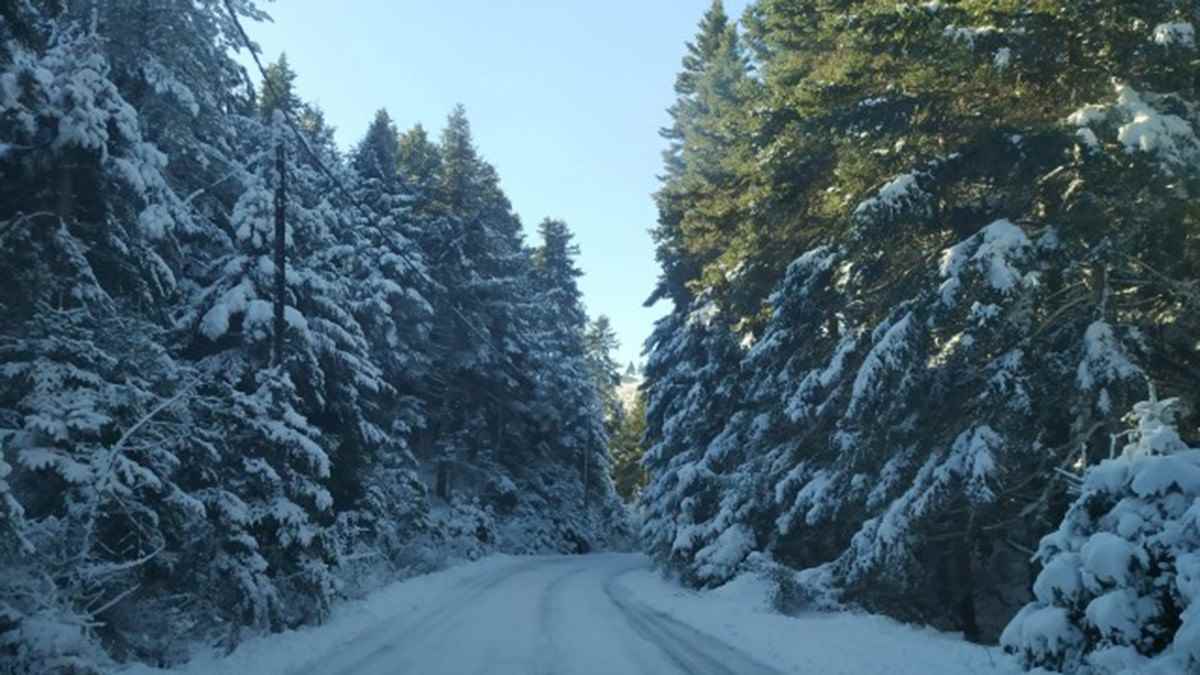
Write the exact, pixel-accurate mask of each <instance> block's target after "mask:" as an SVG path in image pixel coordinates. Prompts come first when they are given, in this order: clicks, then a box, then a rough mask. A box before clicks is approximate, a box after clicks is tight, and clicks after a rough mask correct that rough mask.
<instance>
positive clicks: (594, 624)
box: [299, 554, 778, 675]
mask: <svg viewBox="0 0 1200 675" xmlns="http://www.w3.org/2000/svg"><path fill="white" fill-rule="evenodd" d="M505 562H506V564H504V565H501V566H499V567H498V568H495V567H492V568H485V569H484V570H482V571H481V572H480V573H478V574H474V575H472V576H469V577H467V578H464V579H462V580H460V581H459V583H458V584H457V585H456V587H455V588H453V589H449V592H447V593H445V594H444V595H443V596H442V597H440V598H438V599H437V601H436V602H431V603H428V604H426V605H424V606H420V607H417V608H415V609H414V610H413V611H412V612H411V613H407V614H404V615H400V616H398V617H396V618H394V619H392V620H390V621H387V622H384V623H381V624H380V625H378V626H375V627H372V628H371V629H370V630H368V631H367V632H365V633H363V634H361V635H359V636H357V637H356V638H355V639H353V640H351V641H349V642H347V643H344V644H341V645H339V646H338V647H337V648H336V649H334V650H333V651H331V652H330V653H328V654H326V655H324V656H322V657H320V658H318V659H316V660H315V661H313V662H312V663H310V664H309V665H307V666H306V667H305V668H304V669H303V670H301V671H299V672H301V673H305V674H306V675H395V674H397V673H423V674H426V675H437V674H439V673H447V674H450V673H454V674H457V673H488V674H491V675H507V674H512V675H539V674H544V675H551V674H553V675H573V674H578V675H583V674H590V673H596V674H597V675H599V674H604V675H618V674H626V673H627V674H630V675H638V674H642V673H645V674H646V675H669V674H671V673H691V674H694V675H767V674H769V673H777V672H778V671H776V670H773V669H771V668H769V667H767V666H765V665H763V664H761V663H759V662H757V661H756V660H755V659H754V658H753V657H751V656H750V655H748V654H745V653H743V652H741V651H739V650H738V649H737V648H736V647H734V646H732V645H729V644H726V643H724V642H722V641H721V640H719V639H717V638H715V637H713V636H711V635H708V634H705V633H703V632H700V631H699V630H697V629H696V628H693V627H692V626H689V625H687V624H685V623H683V622H681V621H679V620H677V619H675V618H672V617H671V616H669V615H667V614H665V613H663V612H661V611H659V610H657V609H654V608H652V607H650V606H649V605H646V604H643V603H641V602H639V601H638V598H637V596H636V594H635V593H633V592H632V591H631V590H630V589H629V588H628V587H626V586H625V585H623V584H622V577H624V576H627V575H629V574H630V573H633V572H636V571H638V570H643V569H646V568H647V567H648V565H649V563H648V561H647V560H646V559H645V558H644V557H643V556H639V555H621V554H603V555H590V556H564V557H547V558H535V559H510V560H507V561H505Z"/></svg>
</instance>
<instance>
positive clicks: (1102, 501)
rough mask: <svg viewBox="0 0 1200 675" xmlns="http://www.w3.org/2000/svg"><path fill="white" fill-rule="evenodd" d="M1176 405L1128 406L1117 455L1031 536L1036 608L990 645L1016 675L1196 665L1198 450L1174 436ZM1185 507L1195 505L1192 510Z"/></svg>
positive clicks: (1199, 650) (1199, 656)
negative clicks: (1013, 663)
mask: <svg viewBox="0 0 1200 675" xmlns="http://www.w3.org/2000/svg"><path fill="white" fill-rule="evenodd" d="M1179 412H1180V402H1179V400H1178V399H1169V400H1166V401H1158V400H1150V401H1145V402H1142V403H1138V404H1137V405H1136V406H1134V412H1133V414H1132V415H1131V416H1130V418H1131V420H1132V421H1133V422H1134V423H1135V424H1136V427H1135V428H1134V429H1132V430H1131V431H1130V432H1129V433H1128V436H1129V443H1128V444H1127V445H1126V446H1125V448H1124V450H1123V452H1122V453H1121V455H1120V456H1119V457H1114V458H1111V459H1108V460H1105V461H1103V462H1101V463H1100V464H1099V465H1097V466H1095V467H1093V468H1091V469H1089V470H1088V471H1087V472H1086V473H1085V474H1084V475H1083V477H1082V478H1081V479H1080V481H1079V483H1078V485H1077V488H1078V492H1079V494H1078V496H1077V498H1076V499H1075V502H1074V503H1073V504H1072V505H1071V508H1070V509H1069V510H1068V511H1067V514H1066V516H1065V518H1064V519H1063V522H1062V524H1061V525H1060V526H1059V528H1058V529H1057V530H1056V531H1054V532H1052V533H1051V534H1049V535H1047V536H1046V537H1045V538H1044V539H1042V542H1041V545H1040V546H1039V547H1038V553H1037V558H1038V561H1039V562H1040V563H1041V565H1042V571H1041V573H1040V574H1039V575H1038V577H1037V581H1036V582H1034V585H1033V591H1034V596H1035V599H1034V600H1033V602H1031V603H1030V604H1028V605H1027V606H1025V607H1024V608H1023V609H1022V610H1021V611H1020V612H1019V613H1018V614H1017V616H1016V617H1015V618H1014V619H1013V620H1012V623H1010V624H1009V626H1008V628H1007V629H1006V630H1005V631H1004V635H1003V636H1002V637H1001V642H1002V643H1003V644H1004V647H1005V649H1006V650H1007V651H1009V652H1011V653H1014V654H1016V655H1017V656H1018V658H1019V659H1020V661H1021V663H1022V664H1023V665H1025V667H1027V668H1035V667H1036V668H1042V669H1046V670H1049V671H1052V672H1095V673H1116V672H1129V671H1130V670H1135V671H1144V672H1149V671H1150V670H1151V668H1152V666H1155V664H1152V661H1151V659H1155V657H1157V659H1155V660H1156V661H1157V664H1156V666H1155V667H1156V668H1157V669H1158V670H1160V671H1161V672H1169V671H1173V670H1177V672H1190V671H1192V670H1194V669H1195V668H1196V667H1197V666H1200V647H1198V646H1197V645H1198V644H1200V641H1198V640H1197V636H1198V634H1200V614H1198V613H1197V610H1196V608H1197V607H1198V606H1200V605H1197V602H1200V594H1197V592H1196V588H1195V584H1194V583H1193V582H1192V580H1193V579H1194V576H1193V575H1194V568H1195V564H1196V562H1195V561H1196V558H1197V553H1196V551H1197V550H1200V533H1197V531H1196V528H1195V527H1194V526H1191V527H1189V526H1188V525H1186V524H1185V523H1186V522H1187V520H1188V517H1189V516H1188V514H1187V509H1188V504H1189V503H1192V504H1194V503H1195V502H1196V499H1197V497H1200V451H1197V450H1194V449H1190V448H1188V447H1187V445H1186V444H1185V443H1184V442H1183V440H1182V439H1181V438H1180V437H1179V433H1178V431H1177V430H1176V428H1175V419H1176V417H1177V415H1178V413H1179ZM1193 510H1194V507H1193Z"/></svg>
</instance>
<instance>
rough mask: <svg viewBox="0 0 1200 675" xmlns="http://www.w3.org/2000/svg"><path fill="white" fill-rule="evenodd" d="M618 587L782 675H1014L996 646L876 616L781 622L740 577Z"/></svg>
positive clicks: (628, 581)
mask: <svg viewBox="0 0 1200 675" xmlns="http://www.w3.org/2000/svg"><path fill="white" fill-rule="evenodd" d="M618 583H619V584H620V585H621V586H624V587H626V588H627V589H629V590H630V591H632V593H633V596H634V597H637V598H638V599H639V600H640V601H641V602H644V603H645V604H647V605H649V606H650V607H652V608H654V609H656V610H658V611H661V612H664V613H666V614H668V615H670V616H671V617H673V618H675V619H677V620H679V621H681V622H683V623H686V624H688V625H691V626H694V627H695V628H696V629H698V630H700V631H702V632H704V633H708V634H710V635H712V636H714V637H716V638H718V639H720V640H722V641H724V642H726V643H728V644H731V645H737V647H738V648H739V649H741V650H743V651H744V652H745V653H747V654H753V655H754V657H755V658H757V659H759V660H760V661H762V662H763V663H764V664H765V665H769V666H772V667H774V668H777V669H779V670H780V671H782V672H784V673H797V674H808V673H821V674H822V675H866V674H873V673H887V674H888V675H962V674H963V673H971V674H972V675H1009V674H1015V673H1019V672H1020V671H1019V669H1017V667H1016V665H1015V664H1014V663H1013V662H1012V660H1011V659H1010V658H1009V657H1008V656H1006V655H1005V654H1004V653H1003V652H1001V651H1000V649H999V648H998V647H981V646H979V645H973V644H971V643H968V642H965V641H964V640H962V639H961V638H960V637H958V636H956V635H950V634H946V633H941V632H938V631H935V630H932V629H923V628H916V627H913V626H908V625H905V624H901V623H899V622H897V621H893V620H891V619H887V618H884V617H879V616H872V615H867V614H852V613H828V614H827V613H810V614H803V615H800V616H798V617H788V616H783V615H781V614H778V613H776V612H775V611H774V610H772V609H771V602H770V597H771V592H772V591H771V586H770V584H769V583H767V582H766V581H765V580H763V579H762V578H761V577H759V576H756V575H750V574H746V575H742V576H739V577H737V578H735V579H734V580H733V581H730V582H729V583H728V584H726V585H724V586H722V587H720V588H717V589H715V590H712V591H707V592H694V591H688V590H684V589H681V588H680V587H678V586H676V585H674V584H672V583H670V582H668V581H665V580H663V579H662V578H661V577H660V576H659V575H658V574H657V573H655V572H653V571H650V570H637V571H634V572H630V573H629V574H626V575H624V576H622V577H621V578H620V580H619V581H618Z"/></svg>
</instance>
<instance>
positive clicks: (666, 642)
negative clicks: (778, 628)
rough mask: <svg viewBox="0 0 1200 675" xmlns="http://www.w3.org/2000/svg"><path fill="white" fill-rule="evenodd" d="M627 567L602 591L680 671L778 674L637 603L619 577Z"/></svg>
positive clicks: (701, 674)
mask: <svg viewBox="0 0 1200 675" xmlns="http://www.w3.org/2000/svg"><path fill="white" fill-rule="evenodd" d="M633 571H634V570H633V569H627V570H623V571H620V572H618V573H617V574H614V575H613V576H611V577H609V579H608V580H607V581H606V582H605V583H604V593H605V595H607V596H608V598H609V600H610V601H612V603H613V605H615V606H616V607H617V609H619V610H620V611H621V613H622V615H624V617H625V619H626V620H627V621H628V622H629V624H630V625H631V626H633V627H634V629H635V631H636V632H637V633H638V634H639V635H641V636H642V637H643V638H644V639H645V640H646V641H647V642H649V643H650V644H652V645H654V646H655V647H656V648H658V649H659V650H660V651H661V652H662V653H663V654H664V655H665V656H666V657H667V658H668V659H669V660H670V661H671V662H672V663H673V664H675V665H676V666H677V667H678V668H679V670H680V672H682V673H688V674H689V675H781V673H780V672H779V671H778V670H775V669H774V668H770V667H768V666H765V665H763V664H761V663H759V662H758V661H755V660H754V659H753V658H751V657H750V656H748V655H746V654H744V653H743V652H741V651H738V650H737V649H735V648H734V647H732V646H730V645H728V644H726V643H725V642H722V641H721V640H719V639H717V638H715V637H713V636H711V635H707V634H705V633H702V632H700V631H698V630H696V629H695V628H692V627H691V626H689V625H687V624H685V623H682V622H681V621H679V620H677V619H675V618H674V617H672V616H670V615H668V614H664V613H663V612H660V611H657V610H654V609H650V608H649V607H645V606H642V605H639V604H638V603H637V602H636V601H634V600H631V599H630V598H629V597H628V596H629V593H628V592H623V591H621V590H620V589H619V588H618V580H619V579H620V578H621V577H622V576H624V575H625V574H628V573H630V572H633Z"/></svg>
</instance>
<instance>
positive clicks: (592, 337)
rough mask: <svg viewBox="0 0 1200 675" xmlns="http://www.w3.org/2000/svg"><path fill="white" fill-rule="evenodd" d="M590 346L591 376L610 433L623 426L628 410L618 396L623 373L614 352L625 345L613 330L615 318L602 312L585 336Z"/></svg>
mask: <svg viewBox="0 0 1200 675" xmlns="http://www.w3.org/2000/svg"><path fill="white" fill-rule="evenodd" d="M584 342H585V346H586V349H587V362H588V370H589V372H590V373H591V379H592V382H593V384H594V386H595V387H596V391H597V392H598V393H599V396H600V401H601V405H602V406H603V407H604V417H605V419H606V420H607V423H608V432H609V435H612V434H614V433H616V430H617V428H618V427H620V426H621V423H622V420H623V417H624V415H625V412H626V411H625V410H624V409H623V408H622V405H621V400H620V398H619V396H618V395H617V388H618V387H619V386H620V385H621V375H620V371H619V369H618V366H617V362H616V360H614V359H613V352H615V351H617V350H618V349H620V348H621V343H620V341H619V340H618V339H617V333H616V331H615V330H613V327H612V321H611V320H610V319H609V318H608V317H607V316H605V315H603V314H601V315H600V316H598V317H596V320H595V321H592V322H591V323H590V324H588V330H587V333H586V334H585V335H584Z"/></svg>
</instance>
